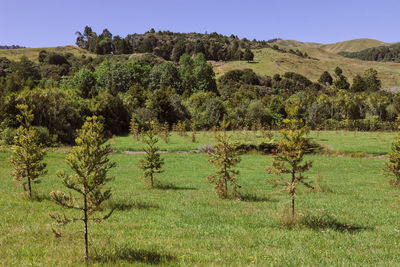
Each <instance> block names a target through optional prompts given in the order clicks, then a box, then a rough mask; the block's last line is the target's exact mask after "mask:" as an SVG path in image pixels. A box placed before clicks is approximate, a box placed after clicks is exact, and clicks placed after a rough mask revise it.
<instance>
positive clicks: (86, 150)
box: [50, 116, 116, 261]
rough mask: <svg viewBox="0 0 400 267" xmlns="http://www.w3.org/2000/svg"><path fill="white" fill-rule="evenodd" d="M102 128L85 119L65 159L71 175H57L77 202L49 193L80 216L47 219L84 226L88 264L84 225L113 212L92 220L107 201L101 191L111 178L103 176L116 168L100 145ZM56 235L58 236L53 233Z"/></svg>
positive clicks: (106, 192)
mask: <svg viewBox="0 0 400 267" xmlns="http://www.w3.org/2000/svg"><path fill="white" fill-rule="evenodd" d="M103 132H104V126H103V123H102V122H101V121H100V118H98V117H97V116H92V117H88V118H86V122H85V123H84V124H83V127H82V129H80V130H78V137H77V138H76V139H75V142H76V145H75V146H74V147H73V148H72V151H71V153H70V154H68V155H67V157H66V162H67V164H68V165H69V166H70V167H71V169H72V170H73V171H74V174H72V175H67V174H66V173H65V172H64V171H60V172H58V177H59V178H60V179H61V181H62V183H63V185H64V186H65V187H67V188H68V189H71V190H73V191H75V192H76V193H77V195H78V196H81V197H80V198H79V199H77V198H75V197H73V196H72V195H71V193H70V194H66V193H64V192H60V191H52V192H50V199H51V200H52V201H54V202H55V203H56V204H59V205H61V206H62V207H64V208H67V209H73V210H76V211H79V213H80V215H77V216H76V217H72V218H68V217H67V216H65V215H64V216H61V215H54V214H50V217H51V218H52V219H54V220H56V222H57V223H58V224H60V225H65V224H68V223H70V222H75V221H82V222H83V224H84V240H85V256H84V259H85V261H87V260H88V257H89V252H88V248H89V245H88V222H89V221H90V220H92V221H94V222H97V223H101V222H103V221H104V220H106V219H107V218H109V217H110V216H111V214H112V213H113V211H114V210H113V209H112V210H111V211H110V212H108V213H106V214H105V215H103V216H101V217H94V213H95V212H97V211H99V209H100V207H101V204H102V203H103V202H104V201H106V200H108V199H109V198H110V197H111V189H110V188H105V187H106V183H107V182H109V181H111V180H112V178H110V177H108V176H107V173H108V171H109V170H110V169H111V168H113V167H115V166H116V164H115V163H113V162H110V160H109V159H108V156H109V155H110V153H111V152H112V149H111V147H110V145H104V143H105V142H106V138H105V137H104V134H103ZM53 232H54V233H55V234H56V235H58V236H59V235H60V234H59V233H58V232H57V231H56V230H54V229H53Z"/></svg>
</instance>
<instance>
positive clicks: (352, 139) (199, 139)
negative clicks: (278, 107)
mask: <svg viewBox="0 0 400 267" xmlns="http://www.w3.org/2000/svg"><path fill="white" fill-rule="evenodd" d="M272 133H273V135H274V136H273V137H272V139H275V140H276V139H279V134H278V133H277V132H272ZM229 134H231V135H232V140H234V141H238V142H243V143H261V142H263V141H266V139H265V137H263V136H262V134H261V132H257V133H254V132H251V131H248V132H247V134H245V133H244V132H239V131H235V132H229ZM190 135H191V133H187V135H186V136H185V137H181V136H179V135H178V134H176V133H172V135H171V136H170V138H169V140H168V143H165V142H164V141H163V140H162V139H161V138H159V139H160V140H159V145H158V146H159V148H160V150H163V151H169V152H174V151H175V152H176V151H190V150H197V149H198V148H199V147H202V146H204V145H211V144H213V142H214V133H213V132H197V133H196V142H195V143H193V142H192V141H191V136H190ZM394 136H395V133H392V132H348V131H312V132H311V133H310V136H309V137H310V138H311V139H312V140H314V141H315V142H317V143H319V144H322V145H324V146H326V147H327V148H329V149H330V150H334V151H340V152H348V153H351V152H364V153H366V154H371V155H373V156H379V155H383V154H387V153H388V152H390V149H391V142H392V140H393V138H394ZM109 143H110V144H111V145H112V147H113V148H114V150H116V151H142V150H143V143H142V142H141V141H140V140H139V141H137V140H135V139H134V138H133V137H132V136H118V137H115V138H112V139H110V140H109Z"/></svg>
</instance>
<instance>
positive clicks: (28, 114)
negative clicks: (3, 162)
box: [9, 105, 47, 199]
mask: <svg viewBox="0 0 400 267" xmlns="http://www.w3.org/2000/svg"><path fill="white" fill-rule="evenodd" d="M17 108H18V109H19V110H20V113H21V114H19V115H17V120H18V122H19V123H20V124H21V126H20V127H19V128H18V129H17V134H16V136H15V137H14V145H13V146H12V151H13V155H12V156H11V157H10V158H9V161H10V163H11V166H12V167H13V168H14V171H13V172H12V176H13V177H14V180H15V181H23V182H22V186H23V187H24V190H25V191H28V193H29V199H32V184H33V183H34V184H38V183H40V180H38V179H37V178H38V177H39V176H41V175H44V174H46V172H47V171H46V170H45V169H46V163H44V162H43V157H44V156H45V152H44V150H43V145H42V144H39V138H38V136H37V134H36V130H35V128H33V127H32V122H33V119H34V115H33V113H32V110H31V109H29V107H28V106H27V105H17ZM26 185H28V187H26Z"/></svg>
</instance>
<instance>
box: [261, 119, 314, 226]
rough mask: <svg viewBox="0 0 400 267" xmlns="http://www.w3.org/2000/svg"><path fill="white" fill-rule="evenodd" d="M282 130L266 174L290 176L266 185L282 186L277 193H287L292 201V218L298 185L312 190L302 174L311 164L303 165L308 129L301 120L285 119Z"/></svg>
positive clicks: (268, 181)
mask: <svg viewBox="0 0 400 267" xmlns="http://www.w3.org/2000/svg"><path fill="white" fill-rule="evenodd" d="M283 123H284V129H282V130H281V132H280V133H281V135H282V139H281V140H280V141H279V142H278V149H277V150H278V153H277V154H276V155H275V157H274V159H273V162H272V168H271V167H270V168H267V173H269V174H275V175H279V176H282V175H283V174H290V178H289V180H286V179H284V178H281V179H279V180H272V179H267V181H266V182H267V183H271V184H273V185H274V186H283V188H282V189H280V190H279V191H287V192H288V193H289V194H290V195H291V199H292V218H294V215H295V198H296V188H297V185H298V184H303V185H305V186H306V187H308V188H314V187H313V186H311V184H310V183H308V182H306V178H307V177H306V176H304V175H303V173H304V172H306V171H308V170H309V169H310V168H311V166H312V162H310V161H306V162H304V163H303V159H304V155H305V153H306V151H307V148H308V146H307V144H308V142H307V138H306V137H305V135H306V134H308V132H309V129H308V127H307V126H306V125H304V123H303V121H302V120H298V119H285V120H283Z"/></svg>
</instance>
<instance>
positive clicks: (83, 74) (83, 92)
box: [70, 68, 97, 98]
mask: <svg viewBox="0 0 400 267" xmlns="http://www.w3.org/2000/svg"><path fill="white" fill-rule="evenodd" d="M70 86H71V87H72V88H75V89H76V90H78V92H79V95H80V96H81V97H83V98H90V97H93V96H95V95H96V94H97V92H96V90H95V86H96V76H95V75H94V74H93V72H91V71H90V70H88V69H86V68H83V69H81V70H79V71H78V72H77V73H75V74H74V76H73V77H72V79H71V80H70Z"/></svg>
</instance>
